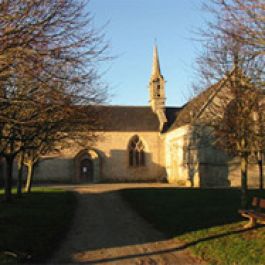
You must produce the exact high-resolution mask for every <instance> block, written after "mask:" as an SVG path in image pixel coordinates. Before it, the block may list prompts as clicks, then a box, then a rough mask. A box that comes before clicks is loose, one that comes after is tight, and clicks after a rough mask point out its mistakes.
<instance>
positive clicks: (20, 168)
mask: <svg viewBox="0 0 265 265" xmlns="http://www.w3.org/2000/svg"><path fill="white" fill-rule="evenodd" d="M17 166H18V175H17V197H19V198H21V197H22V175H23V155H21V157H20V158H19V161H18V165H17Z"/></svg>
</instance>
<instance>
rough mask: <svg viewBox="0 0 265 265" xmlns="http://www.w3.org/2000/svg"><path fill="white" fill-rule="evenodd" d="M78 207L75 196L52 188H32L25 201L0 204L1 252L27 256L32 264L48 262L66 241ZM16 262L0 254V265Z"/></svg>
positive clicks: (23, 199) (25, 196)
mask: <svg viewBox="0 0 265 265" xmlns="http://www.w3.org/2000/svg"><path fill="white" fill-rule="evenodd" d="M1 193H2V191H0V199H1V197H2V196H3V195H2V194H1ZM75 206H76V198H75V195H74V194H73V193H71V192H67V191H63V190H56V189H49V188H33V191H32V193H31V194H25V195H24V197H23V198H22V199H19V200H14V201H13V202H12V203H4V202H0V253H3V251H12V252H16V253H27V254H30V255H31V257H32V258H31V260H30V262H34V263H38V262H44V261H46V260H47V259H49V258H50V257H51V255H52V254H53V252H54V250H56V248H57V247H58V245H59V243H60V242H61V241H62V240H63V239H64V237H65V235H66V232H67V230H68V229H69V227H70V225H71V222H72V219H73V216H74V210H75ZM14 261H15V260H14V259H13V260H12V259H11V258H9V259H7V258H6V256H4V255H3V254H2V255H0V263H1V264H3V263H14Z"/></svg>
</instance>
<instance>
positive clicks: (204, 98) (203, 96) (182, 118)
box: [168, 82, 221, 131]
mask: <svg viewBox="0 0 265 265" xmlns="http://www.w3.org/2000/svg"><path fill="white" fill-rule="evenodd" d="M220 86H221V82H218V83H216V84H214V85H212V86H210V87H208V88H207V89H206V90H204V91H203V92H201V93H200V94H199V95H197V96H196V97H194V98H193V99H192V100H190V101H189V102H188V103H186V104H185V105H184V106H183V107H182V109H181V110H180V111H179V113H178V115H177V117H176V119H175V121H174V122H173V123H172V125H171V127H170V128H168V130H169V131H171V130H174V129H177V128H178V127H180V126H184V125H186V124H189V123H190V122H191V121H192V118H193V117H199V116H200V114H201V113H202V112H203V111H204V109H205V107H206V106H207V104H208V102H209V101H211V97H212V96H214V95H215V94H216V93H218V92H219V87H220Z"/></svg>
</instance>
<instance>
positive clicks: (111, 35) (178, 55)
mask: <svg viewBox="0 0 265 265" xmlns="http://www.w3.org/2000/svg"><path fill="white" fill-rule="evenodd" d="M89 6H90V11H91V13H92V15H93V16H94V17H95V19H94V23H95V25H96V27H98V28H99V27H101V26H102V25H104V24H106V23H107V22H108V24H107V26H106V28H105V33H106V39H107V40H108V41H109V43H110V53H111V54H112V55H114V56H116V58H115V59H114V60H112V61H111V62H108V63H107V64H105V65H104V66H102V68H101V71H105V70H106V69H108V70H107V72H106V73H105V74H104V76H103V80H104V81H105V82H106V83H107V84H108V86H109V89H110V90H109V91H110V94H112V96H111V97H110V99H109V103H111V104H114V105H147V104H148V100H149V94H148V82H149V78H150V74H151V66H152V53H153V45H154V40H155V39H156V40H157V45H158V52H159V57H160V66H161V71H162V74H163V75H164V78H165V80H166V97H167V105H168V106H180V105H183V104H184V103H185V102H186V101H187V100H188V98H189V96H190V95H191V90H192V88H191V87H192V82H193V81H194V80H195V78H196V75H195V71H194V63H195V58H196V55H197V54H198V52H199V49H200V44H199V43H198V42H197V41H194V40H193V39H194V38H195V37H198V36H196V35H195V33H194V32H195V31H196V30H197V29H198V28H200V27H202V26H203V23H204V22H203V21H204V20H203V19H205V13H203V12H202V10H201V0H90V4H89Z"/></svg>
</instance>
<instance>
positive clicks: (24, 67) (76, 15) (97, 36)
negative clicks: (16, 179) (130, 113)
mask: <svg viewBox="0 0 265 265" xmlns="http://www.w3.org/2000/svg"><path fill="white" fill-rule="evenodd" d="M87 2H88V1H87V0H76V1H72V0H63V1H57V0H31V1H28V0H12V1H11V0H5V1H1V2H0V43H1V45H0V155H1V156H4V157H9V156H12V157H15V156H16V155H17V154H18V153H19V152H21V151H23V152H28V153H30V152H33V151H34V152H35V153H36V155H42V154H43V153H45V152H47V151H49V150H51V149H53V148H55V146H56V145H57V144H58V143H59V142H62V141H63V140H64V139H66V138H67V137H69V135H71V136H74V135H78V133H79V132H80V131H84V127H85V128H86V130H88V131H89V130H90V131H93V130H95V128H96V127H97V126H98V122H97V121H98V115H97V111H96V110H94V111H93V110H92V109H91V108H89V106H91V105H93V106H95V105H97V104H98V103H101V102H102V101H103V100H104V99H105V96H106V94H105V90H104V88H103V87H102V85H101V84H100V82H99V74H98V71H97V64H98V63H99V62H100V61H101V60H106V59H107V56H106V49H107V44H105V42H104V40H103V38H104V36H103V35H102V34H101V32H99V31H97V30H95V28H94V27H93V25H92V20H91V16H90V14H89V13H87V11H86V10H87ZM85 106H87V107H85ZM77 121H81V122H82V121H85V123H84V124H81V122H77ZM87 138H93V133H87ZM87 141H88V139H87ZM9 189H10V187H9Z"/></svg>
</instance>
